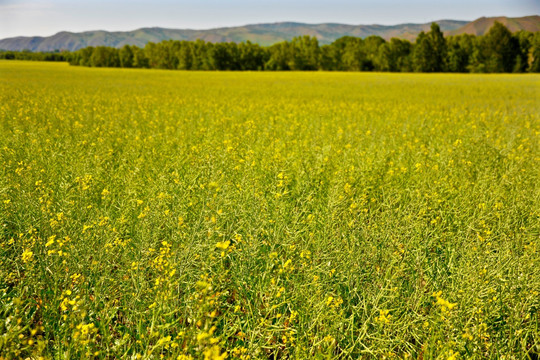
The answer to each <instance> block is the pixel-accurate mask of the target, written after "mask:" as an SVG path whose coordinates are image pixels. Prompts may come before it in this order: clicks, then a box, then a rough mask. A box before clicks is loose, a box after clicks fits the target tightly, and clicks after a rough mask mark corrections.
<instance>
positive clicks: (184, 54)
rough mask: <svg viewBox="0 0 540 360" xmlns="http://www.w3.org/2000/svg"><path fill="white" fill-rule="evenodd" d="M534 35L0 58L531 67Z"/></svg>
mask: <svg viewBox="0 0 540 360" xmlns="http://www.w3.org/2000/svg"><path fill="white" fill-rule="evenodd" d="M537 37H538V35H537V34H533V33H530V32H526V31H520V32H518V33H516V34H514V35H512V34H511V33H510V31H508V29H506V28H505V27H504V26H503V25H501V24H500V23H496V24H495V25H494V26H493V28H492V29H491V30H490V31H489V32H488V33H487V34H486V35H485V36H479V37H475V36H472V35H460V36H453V37H449V38H448V39H445V38H444V36H443V33H442V31H441V29H440V27H439V25H437V24H435V23H433V24H432V26H431V30H430V31H429V32H428V33H424V32H421V33H420V34H419V35H418V37H417V39H416V42H415V43H414V44H412V43H410V42H409V41H407V40H400V39H395V38H394V39H391V40H390V41H389V42H387V41H385V40H384V39H383V38H381V37H379V36H369V37H367V38H365V39H361V38H357V37H351V36H344V37H342V38H339V39H337V40H336V41H334V42H333V43H332V44H329V45H322V46H320V45H319V41H318V39H317V38H316V37H310V36H300V37H296V38H293V40H291V41H283V42H280V43H277V44H274V45H272V46H269V47H262V46H260V45H258V44H253V43H251V42H249V41H247V42H241V43H238V44H237V43H234V42H229V43H210V42H205V41H202V40H197V41H174V40H167V41H162V42H159V43H154V42H148V43H147V44H146V45H145V47H144V48H139V47H137V46H129V45H125V46H124V47H122V48H121V49H115V48H112V47H103V46H100V47H96V48H93V47H88V48H84V49H81V50H78V51H76V52H73V53H63V54H62V55H54V56H53V55H50V54H48V55H46V54H41V55H29V54H33V53H28V52H23V53H13V52H4V53H2V52H0V58H7V59H15V58H16V59H34V60H50V61H59V60H68V61H69V63H70V64H72V65H82V66H94V67H125V68H130V67H134V68H156V69H169V70H175V69H179V70H259V71H260V70H279V71H282V70H295V71H304V70H327V71H391V72H411V71H416V72H445V71H447V72H516V73H521V72H538V68H539V67H540V65H538V63H539V62H540V60H539V59H540V51H539V50H538V48H539V46H538V40H537Z"/></svg>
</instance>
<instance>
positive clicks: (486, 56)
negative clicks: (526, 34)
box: [479, 21, 519, 73]
mask: <svg viewBox="0 0 540 360" xmlns="http://www.w3.org/2000/svg"><path fill="white" fill-rule="evenodd" d="M479 45H480V61H481V62H482V63H483V64H485V71H486V72H490V73H500V72H512V70H513V69H514V65H515V62H516V56H518V55H519V45H518V41H517V39H516V38H514V37H513V36H512V33H511V32H510V30H508V29H507V28H506V27H505V26H504V25H503V24H501V23H500V22H497V21H496V22H495V24H493V26H492V27H491V29H489V31H488V32H487V34H486V35H484V36H483V37H482V40H481V41H480V44H479Z"/></svg>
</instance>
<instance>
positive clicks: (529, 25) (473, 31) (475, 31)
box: [447, 15, 540, 36]
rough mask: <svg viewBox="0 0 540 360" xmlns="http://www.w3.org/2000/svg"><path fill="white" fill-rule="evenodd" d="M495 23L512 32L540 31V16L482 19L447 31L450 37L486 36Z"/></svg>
mask: <svg viewBox="0 0 540 360" xmlns="http://www.w3.org/2000/svg"><path fill="white" fill-rule="evenodd" d="M495 21H498V22H500V23H501V24H503V25H504V26H506V27H507V28H508V30H510V31H511V32H516V31H520V30H526V31H530V32H537V31H540V16H538V15H534V16H525V17H520V18H508V17H506V16H499V17H490V18H486V17H481V18H480V19H476V20H474V21H471V22H470V23H468V24H466V25H464V26H462V27H460V28H459V29H455V30H450V31H447V34H448V35H461V34H470V35H476V36H479V35H484V34H485V33H487V32H488V31H489V29H490V28H491V27H492V26H493V24H494V23H495Z"/></svg>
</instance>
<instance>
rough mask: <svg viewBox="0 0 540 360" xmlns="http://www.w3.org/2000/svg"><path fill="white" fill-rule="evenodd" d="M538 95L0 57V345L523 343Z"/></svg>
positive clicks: (365, 352)
mask: <svg viewBox="0 0 540 360" xmlns="http://www.w3.org/2000/svg"><path fill="white" fill-rule="evenodd" d="M539 94H540V76H539V75H445V74H438V75H427V74H377V73H322V72H315V73H308V72H304V73H248V72H246V73H231V72H220V73H216V72H168V71H158V70H146V71H145V70H118V69H92V68H91V69H88V68H78V67H69V66H68V65H66V64H44V63H23V62H6V61H3V62H0V134H1V136H0V358H7V359H10V358H19V357H22V358H25V357H32V358H37V357H39V356H43V357H44V358H62V359H63V358H66V359H67V358H69V359H77V358H92V357H96V358H108V359H112V358H121V357H123V358H133V359H134V358H156V359H158V358H161V357H163V358H175V359H176V358H178V359H190V358H193V359H203V358H204V359H224V358H225V356H226V357H227V358H228V359H248V358H249V359H268V358H272V359H273V358H299V359H306V358H328V359H330V358H339V359H347V358H352V359H356V358H359V357H363V358H370V359H371V358H383V357H387V358H406V357H412V358H423V359H435V358H437V359H459V358H475V359H483V358H505V359H523V358H526V357H527V354H528V355H529V356H530V357H531V358H533V359H537V358H538V354H540V191H539V190H540V186H539V184H540V177H539V175H540V111H539Z"/></svg>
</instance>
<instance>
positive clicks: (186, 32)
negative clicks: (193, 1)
mask: <svg viewBox="0 0 540 360" xmlns="http://www.w3.org/2000/svg"><path fill="white" fill-rule="evenodd" d="M495 21H500V22H502V23H503V24H505V25H507V26H508V28H509V29H510V30H511V31H517V30H522V29H523V30H528V31H539V30H540V16H528V17H523V18H506V17H497V18H480V19H477V20H475V21H473V22H466V21H458V20H440V21H437V23H438V24H439V26H440V27H441V30H443V31H444V32H445V33H446V34H447V35H457V34H464V33H468V34H476V35H481V34H483V33H485V32H486V31H487V30H488V29H489V27H491V25H493V23H494V22H495ZM430 25H431V24H430V23H425V24H399V25H391V26H388V25H346V24H336V23H325V24H304V23H297V22H280V23H271V24H255V25H246V26H237V27H227V28H216V29H210V30H192V29H165V28H159V27H153V28H142V29H137V30H134V31H124V32H120V31H118V32H108V31H102V30H98V31H86V32H81V33H73V32H67V31H62V32H59V33H57V34H55V35H53V36H49V37H39V36H34V37H14V38H8V39H3V40H0V49H3V50H14V51H21V50H30V51H55V50H69V51H73V50H78V49H81V48H84V47H87V46H100V45H105V46H112V47H122V46H124V45H126V44H129V45H137V46H141V47H142V46H144V45H145V44H146V43H148V42H159V41H163V40H168V39H172V40H191V41H193V40H196V39H201V40H205V41H210V42H229V41H234V42H241V41H247V40H249V41H251V42H254V43H258V44H261V45H271V44H274V43H277V42H280V41H284V40H290V39H292V38H293V37H295V36H301V35H310V36H315V37H317V38H318V39H319V41H320V42H321V43H322V44H328V43H331V42H332V41H334V40H336V39H338V38H340V37H342V36H356V37H362V38H365V37H367V36H370V35H378V36H381V37H383V38H385V39H390V38H393V37H397V38H403V39H408V40H414V39H415V38H416V36H417V35H418V34H419V33H420V32H421V31H428V30H429V28H430Z"/></svg>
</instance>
